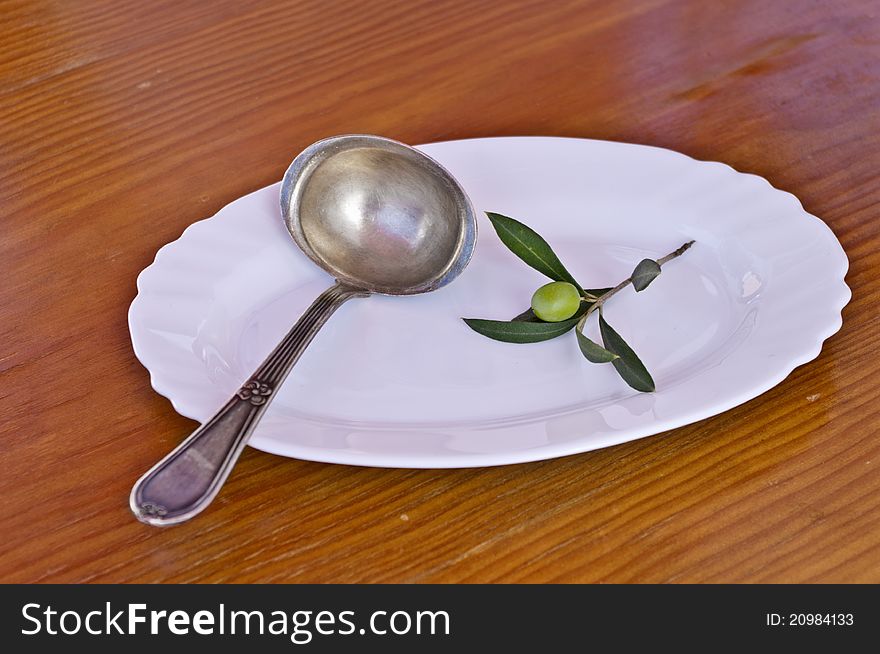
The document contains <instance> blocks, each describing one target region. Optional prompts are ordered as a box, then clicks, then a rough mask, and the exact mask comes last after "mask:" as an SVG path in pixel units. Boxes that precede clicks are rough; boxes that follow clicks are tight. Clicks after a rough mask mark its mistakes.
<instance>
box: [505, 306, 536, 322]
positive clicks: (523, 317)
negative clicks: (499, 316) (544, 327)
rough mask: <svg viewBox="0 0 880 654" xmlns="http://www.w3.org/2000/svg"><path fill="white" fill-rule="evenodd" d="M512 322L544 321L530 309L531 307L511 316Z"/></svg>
mask: <svg viewBox="0 0 880 654" xmlns="http://www.w3.org/2000/svg"><path fill="white" fill-rule="evenodd" d="M511 320H512V321H514V322H544V321H543V320H541V319H540V318H538V316H536V315H535V312H534V311H532V309H531V307H529V308H528V309H526V310H525V311H523V312H522V313H520V314H518V315H516V316H514V317H513V318H511Z"/></svg>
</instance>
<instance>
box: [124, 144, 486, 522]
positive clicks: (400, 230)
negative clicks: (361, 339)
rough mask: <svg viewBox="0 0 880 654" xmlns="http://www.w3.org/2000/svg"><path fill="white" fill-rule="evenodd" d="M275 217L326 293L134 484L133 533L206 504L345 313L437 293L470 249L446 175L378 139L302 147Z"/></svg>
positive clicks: (460, 199)
mask: <svg viewBox="0 0 880 654" xmlns="http://www.w3.org/2000/svg"><path fill="white" fill-rule="evenodd" d="M281 213H282V215H283V217H284V222H285V224H286V225H287V229H288V231H289V232H290V234H291V235H292V236H293V239H294V241H296V244H297V245H298V246H299V247H300V249H302V251H303V252H305V253H306V255H308V257H309V258H310V259H311V260H312V261H314V262H315V263H316V264H318V265H319V266H320V267H321V268H323V269H324V270H326V271H327V272H329V273H330V274H331V275H333V276H334V277H335V278H336V283H335V284H334V285H333V286H331V287H330V288H328V289H327V290H326V291H324V292H323V293H321V295H319V296H318V299H316V300H315V302H314V303H313V304H312V305H311V306H310V307H309V308H308V309H307V310H306V312H305V313H304V314H303V315H302V316H301V317H300V319H299V320H298V321H297V322H296V324H295V325H294V326H293V327H292V328H291V330H290V331H289V332H288V334H287V336H285V337H284V339H283V340H282V341H281V343H279V344H278V346H277V347H276V348H275V349H274V350H273V351H272V353H271V354H270V355H269V356H268V358H267V359H266V360H265V361H264V362H263V364H262V365H261V366H260V367H259V368H257V370H256V371H255V372H254V374H253V375H252V376H251V377H250V379H249V380H247V381H246V382H245V383H244V385H243V386H242V387H241V388H240V389H239V391H238V392H237V393H236V394H235V395H234V396H233V397H232V398H231V399H230V400H229V401H228V402H227V403H226V404H225V405H224V406H223V408H221V409H220V410H219V411H218V412H217V413H216V414H215V415H214V417H212V418H211V419H210V420H208V421H207V422H206V423H205V424H203V425H202V426H201V427H199V428H198V429H196V430H195V431H194V432H193V433H192V434H191V435H190V436H189V437H188V438H187V439H186V440H184V441H183V442H182V443H181V444H180V445H179V446H178V447H176V448H175V449H174V450H173V451H172V452H171V453H170V454H168V455H167V456H166V457H165V458H164V459H162V460H161V461H159V463H157V464H156V465H155V466H153V467H152V468H151V469H150V470H149V471H148V472H147V473H146V474H145V475H144V476H143V477H141V478H140V479H139V480H138V481H137V483H135V485H134V488H132V491H131V498H130V504H131V510H132V511H133V512H134V514H135V516H137V518H138V520H140V521H142V522H145V523H147V524H151V525H157V526H164V525H173V524H176V523H179V522H184V521H185V520H189V519H190V518H192V517H193V516H195V515H196V514H198V513H200V512H201V511H202V510H204V509H205V507H207V506H208V504H210V503H211V500H213V499H214V497H215V496H216V495H217V492H218V491H219V490H220V487H221V486H222V485H223V482H224V481H226V478H227V477H228V476H229V473H230V471H231V470H232V467H233V466H234V465H235V462H236V460H237V459H238V456H239V454H241V451H242V449H244V446H245V443H247V440H248V437H249V436H250V435H251V433H252V432H253V430H254V428H255V427H256V426H257V423H258V422H259V420H260V418H261V417H262V415H263V413H264V412H265V411H266V407H267V406H269V403H270V402H271V401H272V398H273V397H274V396H275V394H276V392H277V390H278V388H279V386H280V385H281V384H282V382H283V381H284V379H285V377H287V374H288V373H289V372H290V369H291V368H292V367H293V365H294V364H295V363H296V362H297V360H298V359H299V357H300V355H302V353H303V351H304V350H305V349H306V346H308V344H309V343H310V342H311V340H312V338H313V337H314V336H315V334H316V333H317V332H318V330H319V329H320V328H321V326H322V325H323V324H324V323H325V322H326V321H327V319H328V318H329V317H330V315H331V314H332V313H333V312H334V311H335V310H336V309H337V308H338V307H339V306H340V305H341V304H342V303H343V302H345V301H346V300H348V299H350V298H353V297H367V296H369V295H370V294H372V293H382V294H387V295H413V294H416V293H427V292H428V291H433V290H436V289H438V288H440V287H441V286H445V285H446V284H448V283H449V282H451V281H452V280H453V279H455V278H456V277H457V276H458V274H459V273H461V271H462V270H464V267H465V266H466V265H467V263H468V261H469V260H470V258H471V254H472V253H473V250H474V244H475V242H476V234H477V226H476V216H475V214H474V209H473V207H472V206H471V203H470V200H468V197H467V195H466V194H465V192H464V190H463V189H462V188H461V186H460V185H459V184H458V182H457V181H456V180H455V179H454V178H453V177H452V175H450V174H449V173H448V172H447V171H446V170H445V169H444V168H443V167H442V166H440V164H438V163H437V162H436V161H434V160H433V159H431V158H430V157H428V156H427V155H425V154H423V153H422V152H419V151H418V150H416V149H414V148H411V147H409V146H407V145H404V144H403V143H398V142H397V141H392V140H390V139H386V138H381V137H378V136H367V135H350V136H336V137H333V138H329V139H325V140H323V141H319V142H317V143H315V144H313V145H311V146H309V147H308V148H306V149H305V150H304V151H303V152H302V153H301V154H300V155H299V156H298V157H297V158H296V159H294V160H293V163H292V164H291V165H290V168H288V169H287V172H286V173H285V174H284V180H283V182H282V186H281ZM353 337H354V336H353Z"/></svg>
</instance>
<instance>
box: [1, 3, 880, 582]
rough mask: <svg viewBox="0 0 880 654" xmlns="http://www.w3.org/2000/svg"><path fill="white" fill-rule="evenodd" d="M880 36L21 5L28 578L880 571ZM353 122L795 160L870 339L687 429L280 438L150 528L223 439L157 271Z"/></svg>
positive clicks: (583, 11) (826, 11)
mask: <svg viewBox="0 0 880 654" xmlns="http://www.w3.org/2000/svg"><path fill="white" fill-rule="evenodd" d="M878 35H880V12H878V11H877V5H876V2H873V1H872V0H865V1H863V2H857V1H848V2H834V3H826V2H801V1H796V0H788V1H780V2H767V1H766V0H755V1H751V0H749V1H744V0H740V1H738V2H729V3H714V2H713V3H708V2H700V1H698V0H693V1H689V2H678V1H672V0H637V1H625V2H614V3H610V2H601V1H595V2H561V1H551V0H538V1H536V2H500V1H477V0H449V1H444V2H438V1H437V0H428V1H424V2H357V1H354V0H352V1H345V2H343V1H332V2H328V1H327V0H323V1H315V2H296V3H284V2H277V1H274V2H266V1H254V2H239V1H237V0H224V1H222V2H181V1H179V0H174V1H170V0H169V1H161V2H129V1H126V2H120V1H119V0H113V1H112V2H111V1H107V2H80V3H34V2H4V3H3V4H0V51H2V55H0V179H2V181H0V211H2V218H0V220H2V226H3V227H2V237H0V244H2V255H0V279H2V283H0V371H2V372H0V416H2V418H0V432H2V436H0V456H2V462H0V497H2V499H3V505H4V507H5V508H4V510H3V511H2V517H0V534H2V536H0V581H12V582H37V581H40V582H43V581H58V582H90V581H95V582H97V581H102V582H123V581H124V582H129V581H210V582H219V581H234V582H256V581H264V582H269V581H272V582H274V581H289V582H306V581H312V582H314V581H319V582H330V581H337V582H354V581H382V582H396V581H409V582H491V581H507V582H518V581H528V582H551V581H555V582H571V581H579V582H596V581H602V582H631V581H639V582H761V581H763V582H797V581H800V582H867V581H873V582H878V581H880V438H878V430H880V413H878V395H880V375H878V372H880V368H878V363H880V359H878V355H880V338H878V336H880V334H878V326H880V322H878V309H877V306H878V302H880V292H878V281H880V277H878V272H877V271H878V269H880V253H878V251H880V217H878V209H880V185H878V183H877V179H878V171H880V37H878ZM345 132H370V133H378V134H384V135H387V136H391V137H393V138H397V139H400V140H403V141H406V142H409V143H424V142H430V141H436V140H445V139H458V138H468V137H479V136H493V135H520V134H547V135H565V136H582V137H592V138H600V139H612V140H619V141H633V142H638V143H648V144H653V145H659V146H664V147H669V148H673V149H675V150H679V151H681V152H685V153H687V154H689V155H692V156H694V157H697V158H700V159H712V160H719V161H724V162H726V163H729V164H730V165H732V166H734V167H735V168H737V169H739V170H743V171H749V172H754V173H757V174H759V175H763V176H766V177H767V178H768V179H769V180H770V181H771V182H772V183H773V184H774V185H776V186H778V187H780V188H783V189H786V190H789V191H791V192H793V193H795V194H796V195H797V196H798V197H799V198H801V200H802V201H803V203H804V205H805V207H806V209H807V210H808V211H810V212H811V213H815V214H816V215H818V216H820V217H822V218H823V219H824V220H825V221H827V222H828V224H829V225H830V226H831V227H832V228H833V229H834V231H835V233H836V234H837V235H838V237H839V238H840V240H841V242H842V243H843V245H844V248H845V249H846V251H847V253H848V254H849V257H850V261H851V263H852V266H851V270H850V273H849V275H848V278H847V279H848V282H849V284H850V285H851V287H852V289H853V292H854V298H853V301H852V302H851V303H850V304H849V306H848V307H847V308H846V310H845V311H844V327H843V330H842V331H841V332H840V333H839V334H837V335H836V336H834V337H833V338H831V340H830V341H828V342H827V343H826V344H825V347H824V349H823V351H822V354H821V356H819V358H818V359H817V360H816V361H813V362H812V363H810V364H808V365H806V366H803V367H801V368H799V369H797V370H796V371H795V372H794V373H793V374H792V375H791V376H790V377H789V378H788V379H787V380H786V381H785V382H783V383H782V384H780V385H779V386H778V387H776V388H774V389H773V390H772V391H770V392H768V393H766V394H765V395H763V396H761V397H759V398H757V399H755V400H752V401H751V402H748V403H747V404H745V405H744V406H741V407H739V408H737V409H735V410H733V411H729V412H728V413H725V414H723V415H720V416H718V417H715V418H712V419H710V420H705V421H703V422H700V423H698V424H695V425H691V426H689V427H684V428H681V429H677V430H675V431H673V432H670V433H667V434H664V435H662V436H658V437H654V438H649V439H645V440H641V441H638V442H633V443H629V444H626V445H621V446H618V447H614V448H610V449H606V450H601V451H597V452H591V453H587V454H582V455H579V456H571V457H568V458H565V459H561V460H556V461H544V462H540V463H532V464H527V465H518V466H509V467H499V468H488V469H477V470H446V471H428V470H422V471H418V470H382V469H364V468H354V467H345V466H336V465H322V464H317V463H308V462H302V461H294V460H287V459H283V458H280V457H275V456H271V455H268V454H264V453H261V452H258V451H255V450H248V451H246V452H245V453H244V455H243V457H242V459H241V461H240V463H239V466H238V468H237V469H236V470H235V472H234V473H233V475H232V477H231V478H230V480H229V482H228V484H227V486H226V488H225V489H224V490H223V492H222V495H221V496H220V497H219V498H218V500H217V501H216V503H215V505H214V506H213V507H212V508H211V509H210V510H209V512H208V513H206V514H204V515H203V516H201V518H200V519H198V520H195V521H193V522H191V523H189V524H186V525H182V526H179V527H175V528H172V529H167V530H158V529H154V528H150V527H146V526H144V525H141V524H139V523H137V522H136V521H135V520H134V519H133V518H132V517H131V515H130V514H129V511H128V506H127V500H128V492H129V489H130V487H131V484H132V482H133V481H134V480H135V479H136V478H137V477H138V476H139V475H140V474H141V473H142V472H143V471H144V470H145V469H146V468H147V467H148V466H149V465H150V464H152V463H153V462H154V461H155V460H157V459H158V458H159V457H160V456H162V455H163V454H165V452H167V451H168V450H169V449H170V448H171V447H172V446H173V445H174V444H175V443H177V442H178V441H179V440H180V439H181V438H182V437H183V436H184V435H185V434H187V433H188V432H189V431H190V430H191V429H192V428H193V427H194V423H193V422H191V421H189V420H187V419H184V418H182V417H180V416H178V415H177V414H176V413H175V412H174V411H173V410H172V408H171V406H170V404H169V403H168V401H167V400H165V399H164V398H162V397H160V396H159V395H157V394H156V393H155V392H154V391H153V390H152V389H151V388H150V383H149V378H148V374H147V372H146V370H144V369H143V368H142V367H141V365H140V364H139V363H138V361H137V360H136V359H135V357H134V355H133V354H132V350H131V345H130V341H129V336H128V329H127V325H126V310H127V307H128V304H129V303H130V302H131V300H132V298H133V297H134V295H135V277H136V275H137V273H138V272H139V271H140V270H141V269H143V268H144V267H145V266H147V265H148V264H149V263H150V262H151V261H152V258H153V255H154V253H155V251H156V250H157V249H158V248H159V247H160V246H162V245H163V244H165V243H167V242H169V241H172V240H174V239H176V238H177V237H178V236H179V235H180V233H181V231H182V230H183V229H184V228H185V227H186V226H187V225H189V224H190V223H192V222H194V221H196V220H199V219H201V218H204V217H207V216H210V215H211V214H213V213H214V212H215V211H217V210H218V209H219V208H220V207H222V206H223V205H225V204H226V203H228V202H230V201H232V200H234V199H235V198H237V197H239V196H241V195H243V194H245V193H248V192H250V191H253V190H255V189H258V188H260V187H262V186H265V185H267V184H270V183H272V182H275V181H277V180H278V179H279V178H280V177H281V174H282V173H283V171H284V169H285V167H286V166H287V164H288V163H289V162H290V160H291V158H292V157H293V156H294V155H295V154H296V153H298V152H299V151H300V150H301V149H302V148H303V147H305V146H306V145H308V144H309V143H311V142H312V141H315V140H317V139H319V138H321V137H324V136H328V135H331V134H337V133H345ZM804 283H805V284H809V283H810V281H809V279H805V280H804ZM819 300H820V299H817V301H819Z"/></svg>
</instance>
